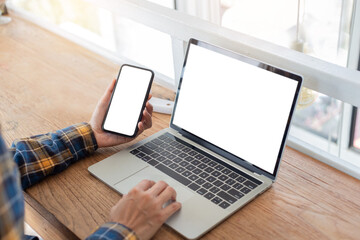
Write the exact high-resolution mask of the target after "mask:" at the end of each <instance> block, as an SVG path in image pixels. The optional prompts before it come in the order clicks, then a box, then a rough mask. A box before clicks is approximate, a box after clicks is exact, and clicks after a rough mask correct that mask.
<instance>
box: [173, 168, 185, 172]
mask: <svg viewBox="0 0 360 240" xmlns="http://www.w3.org/2000/svg"><path fill="white" fill-rule="evenodd" d="M175 171H176V172H178V173H182V172H183V171H185V168H183V167H178V168H177V169H175Z"/></svg>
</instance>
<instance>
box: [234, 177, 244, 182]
mask: <svg viewBox="0 0 360 240" xmlns="http://www.w3.org/2000/svg"><path fill="white" fill-rule="evenodd" d="M245 180H246V178H244V177H243V176H239V177H238V178H237V179H236V181H238V182H241V183H242V182H244V181H245Z"/></svg>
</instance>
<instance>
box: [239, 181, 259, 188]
mask: <svg viewBox="0 0 360 240" xmlns="http://www.w3.org/2000/svg"><path fill="white" fill-rule="evenodd" d="M243 184H244V185H245V186H246V187H248V188H250V189H255V188H256V187H257V186H258V185H257V184H255V183H253V182H250V181H249V180H248V181H246V182H244V183H243Z"/></svg>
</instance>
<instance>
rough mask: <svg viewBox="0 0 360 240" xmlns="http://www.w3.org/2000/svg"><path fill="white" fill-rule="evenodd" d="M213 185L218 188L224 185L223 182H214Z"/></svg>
mask: <svg viewBox="0 0 360 240" xmlns="http://www.w3.org/2000/svg"><path fill="white" fill-rule="evenodd" d="M213 184H214V185H215V186H217V187H220V186H221V185H223V182H222V181H219V180H216V181H215V182H213Z"/></svg>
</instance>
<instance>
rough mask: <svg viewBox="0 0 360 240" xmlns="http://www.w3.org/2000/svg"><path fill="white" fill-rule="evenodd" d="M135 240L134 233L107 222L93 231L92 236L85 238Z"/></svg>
mask: <svg viewBox="0 0 360 240" xmlns="http://www.w3.org/2000/svg"><path fill="white" fill-rule="evenodd" d="M97 239H100V240H110V239H117V240H137V239H138V237H137V236H136V234H135V232H133V231H132V230H131V229H130V228H128V227H126V226H124V225H122V224H120V223H115V222H108V223H105V224H103V225H101V226H100V227H99V228H98V229H96V230H95V232H94V233H93V234H91V235H90V236H89V237H87V238H86V240H97Z"/></svg>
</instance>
